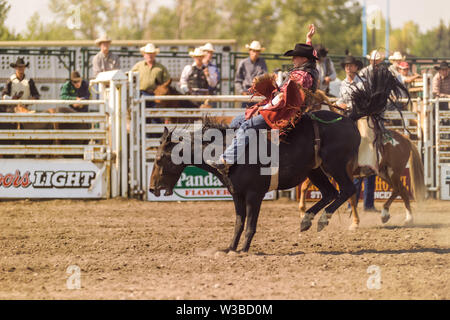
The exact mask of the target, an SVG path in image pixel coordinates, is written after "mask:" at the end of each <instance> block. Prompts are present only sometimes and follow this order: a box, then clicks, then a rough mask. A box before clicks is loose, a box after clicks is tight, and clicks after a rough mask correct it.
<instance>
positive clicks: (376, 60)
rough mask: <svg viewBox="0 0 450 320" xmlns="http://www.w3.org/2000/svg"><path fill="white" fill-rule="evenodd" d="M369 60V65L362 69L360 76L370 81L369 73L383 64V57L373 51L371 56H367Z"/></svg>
mask: <svg viewBox="0 0 450 320" xmlns="http://www.w3.org/2000/svg"><path fill="white" fill-rule="evenodd" d="M366 58H367V60H369V65H368V66H366V67H364V68H362V69H361V71H360V72H359V76H360V77H362V78H364V79H368V77H367V73H368V72H370V71H372V70H373V67H374V66H376V65H378V64H380V63H382V62H383V56H382V55H381V53H380V52H379V51H377V50H373V51H372V52H371V53H370V55H367V56H366Z"/></svg>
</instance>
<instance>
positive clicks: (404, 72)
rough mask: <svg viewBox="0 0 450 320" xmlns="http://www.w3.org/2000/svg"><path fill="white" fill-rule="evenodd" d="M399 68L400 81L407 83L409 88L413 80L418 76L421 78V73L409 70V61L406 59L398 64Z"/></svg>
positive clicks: (406, 85)
mask: <svg viewBox="0 0 450 320" xmlns="http://www.w3.org/2000/svg"><path fill="white" fill-rule="evenodd" d="M397 70H398V72H399V74H400V76H399V79H400V81H401V82H402V83H403V84H404V85H405V87H406V88H407V89H409V87H410V85H411V82H413V81H414V80H416V79H417V78H420V74H417V73H414V74H411V73H410V72H409V63H408V62H406V61H402V62H400V63H399V64H398V68H397Z"/></svg>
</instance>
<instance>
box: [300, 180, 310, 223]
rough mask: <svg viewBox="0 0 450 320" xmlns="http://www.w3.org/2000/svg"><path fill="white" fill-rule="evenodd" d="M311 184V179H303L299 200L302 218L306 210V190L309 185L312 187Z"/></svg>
mask: <svg viewBox="0 0 450 320" xmlns="http://www.w3.org/2000/svg"><path fill="white" fill-rule="evenodd" d="M311 185H312V183H311V180H309V179H306V180H305V181H303V183H302V184H301V186H300V188H299V192H300V200H299V201H298V209H299V210H300V214H301V216H300V217H301V218H303V217H304V215H305V212H306V192H307V191H308V189H309V187H311Z"/></svg>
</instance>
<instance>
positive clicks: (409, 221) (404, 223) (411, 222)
mask: <svg viewBox="0 0 450 320" xmlns="http://www.w3.org/2000/svg"><path fill="white" fill-rule="evenodd" d="M413 224H414V220H413V219H412V218H409V219H405V221H404V222H403V225H404V226H412V225H413Z"/></svg>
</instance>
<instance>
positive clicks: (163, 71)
mask: <svg viewBox="0 0 450 320" xmlns="http://www.w3.org/2000/svg"><path fill="white" fill-rule="evenodd" d="M140 51H141V53H142V55H143V56H144V60H142V61H139V62H138V63H136V64H135V65H134V66H133V68H131V71H133V72H139V90H140V93H141V95H145V96H152V95H154V90H155V89H156V87H157V86H159V85H161V84H163V83H165V82H167V81H169V80H170V75H169V72H168V71H167V68H166V67H165V66H163V65H162V64H161V63H159V62H157V61H156V55H157V54H158V53H159V48H156V47H155V45H154V44H153V43H147V44H146V45H145V46H144V47H142V48H141V49H140ZM154 105H155V104H154V102H153V101H147V104H146V106H147V107H153V106H154Z"/></svg>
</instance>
